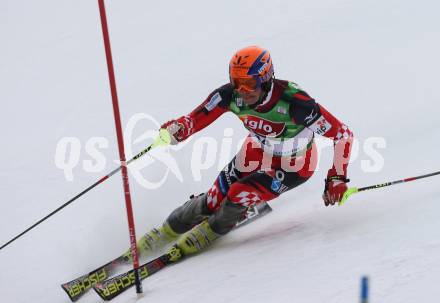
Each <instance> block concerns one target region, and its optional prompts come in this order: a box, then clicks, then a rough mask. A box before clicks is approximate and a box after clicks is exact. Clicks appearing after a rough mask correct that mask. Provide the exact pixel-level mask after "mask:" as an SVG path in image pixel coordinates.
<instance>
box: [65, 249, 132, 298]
mask: <svg viewBox="0 0 440 303" xmlns="http://www.w3.org/2000/svg"><path fill="white" fill-rule="evenodd" d="M130 263H131V261H130V260H127V259H126V258H124V257H123V256H120V257H118V258H116V259H114V260H113V261H111V262H109V263H107V264H104V265H102V266H100V267H98V268H97V269H95V270H93V271H91V272H89V273H88V274H85V275H83V276H81V277H79V278H76V279H74V280H72V281H69V282H67V283H64V284H63V285H61V287H62V288H63V289H64V291H65V292H66V293H67V295H68V296H69V298H70V300H72V302H75V301H77V300H78V299H79V298H80V297H81V296H82V295H83V294H85V293H86V292H87V291H88V290H89V289H91V288H92V287H93V285H95V284H96V283H98V282H101V281H104V280H106V279H108V278H109V277H111V276H112V275H114V274H116V273H117V272H118V268H120V267H121V266H123V265H127V264H130Z"/></svg>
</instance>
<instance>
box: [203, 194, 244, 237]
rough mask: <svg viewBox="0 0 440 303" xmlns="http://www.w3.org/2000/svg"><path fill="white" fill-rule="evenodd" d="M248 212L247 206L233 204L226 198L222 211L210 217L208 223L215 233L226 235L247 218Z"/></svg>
mask: <svg viewBox="0 0 440 303" xmlns="http://www.w3.org/2000/svg"><path fill="white" fill-rule="evenodd" d="M246 211H247V207H246V206H243V205H241V204H238V203H233V202H232V201H230V200H229V199H228V198H225V201H224V202H223V203H222V205H221V207H220V209H219V210H218V211H217V212H216V213H214V214H213V215H212V216H210V217H209V219H208V222H209V225H210V226H211V228H212V230H213V231H214V232H215V233H217V234H219V235H224V234H227V233H228V232H229V231H231V230H232V229H233V228H234V226H235V225H236V224H237V223H238V222H239V221H240V219H242V218H243V217H244V216H246Z"/></svg>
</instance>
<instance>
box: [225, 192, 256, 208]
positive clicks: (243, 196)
mask: <svg viewBox="0 0 440 303" xmlns="http://www.w3.org/2000/svg"><path fill="white" fill-rule="evenodd" d="M231 200H232V202H234V203H237V204H241V205H243V206H246V207H249V206H252V205H254V204H256V203H259V202H261V201H262V200H261V197H260V195H258V194H257V193H256V192H248V191H242V192H241V193H239V194H238V195H235V196H233V197H231Z"/></svg>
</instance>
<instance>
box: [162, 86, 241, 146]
mask: <svg viewBox="0 0 440 303" xmlns="http://www.w3.org/2000/svg"><path fill="white" fill-rule="evenodd" d="M232 91H233V88H232V85H231V84H226V85H223V86H222V87H220V88H218V89H216V90H214V91H213V92H212V93H211V94H209V96H208V97H207V98H206V99H205V101H203V103H202V104H200V105H199V106H197V107H196V108H195V109H194V110H193V111H192V112H191V113H189V114H188V115H185V116H182V117H180V118H177V119H173V120H170V121H168V122H166V123H164V124H163V125H162V126H161V128H165V129H167V130H168V132H169V133H170V135H171V136H172V140H171V144H173V145H174V144H177V143H179V142H182V141H184V140H185V139H187V138H188V137H189V136H191V135H192V134H194V133H196V132H198V131H200V130H202V129H204V128H205V127H206V126H208V125H209V124H211V123H212V122H214V121H215V120H216V119H217V118H218V117H220V116H221V115H222V114H223V113H225V112H227V111H228V109H229V103H230V102H231V99H232Z"/></svg>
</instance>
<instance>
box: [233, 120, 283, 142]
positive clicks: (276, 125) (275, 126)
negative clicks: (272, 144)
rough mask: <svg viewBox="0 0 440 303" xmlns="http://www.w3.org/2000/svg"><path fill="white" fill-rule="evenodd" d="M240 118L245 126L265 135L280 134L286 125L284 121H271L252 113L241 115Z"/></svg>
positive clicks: (273, 135)
mask: <svg viewBox="0 0 440 303" xmlns="http://www.w3.org/2000/svg"><path fill="white" fill-rule="evenodd" d="M240 120H241V121H242V122H243V124H244V126H245V127H246V128H248V129H250V130H251V131H253V132H254V133H256V134H258V135H261V136H265V137H276V136H278V135H280V134H281V133H282V132H283V131H284V128H285V127H286V123H284V122H273V121H269V120H266V119H263V118H260V117H256V116H252V115H247V116H242V117H240Z"/></svg>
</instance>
